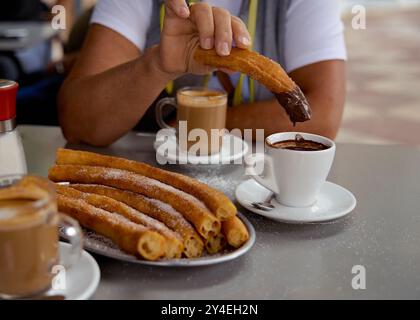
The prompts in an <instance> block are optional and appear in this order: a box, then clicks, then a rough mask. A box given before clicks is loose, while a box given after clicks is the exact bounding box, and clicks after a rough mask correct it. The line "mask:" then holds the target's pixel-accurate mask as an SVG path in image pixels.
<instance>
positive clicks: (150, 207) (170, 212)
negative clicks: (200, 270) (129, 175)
mask: <svg viewBox="0 0 420 320" xmlns="http://www.w3.org/2000/svg"><path fill="white" fill-rule="evenodd" d="M70 186H71V187H72V188H74V189H77V190H80V191H83V192H88V193H94V194H99V195H103V196H106V197H110V198H113V199H115V200H117V201H120V202H122V203H125V204H126V205H128V206H130V207H132V208H134V209H136V210H138V211H140V212H143V213H144V214H147V215H148V216H150V217H152V218H154V219H156V220H159V221H161V222H162V223H164V224H165V225H166V226H167V227H169V228H170V229H172V230H174V231H175V232H177V233H178V234H180V235H181V237H182V239H183V243H184V255H185V256H186V257H187V258H197V257H200V256H201V254H202V252H203V247H204V244H203V241H202V240H201V238H200V236H199V234H198V233H197V231H196V230H195V229H194V227H193V226H192V225H191V224H190V223H189V222H188V221H187V220H186V219H185V218H184V217H183V216H182V214H180V213H179V212H177V211H176V210H175V209H174V208H172V207H171V206H170V205H168V204H166V203H163V202H161V201H159V200H155V199H150V198H147V197H145V196H143V195H141V194H138V193H134V192H131V191H125V190H120V189H116V188H112V187H107V186H100V185H87V184H72V185H70Z"/></svg>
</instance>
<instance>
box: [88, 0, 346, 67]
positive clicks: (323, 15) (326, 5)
mask: <svg viewBox="0 0 420 320" xmlns="http://www.w3.org/2000/svg"><path fill="white" fill-rule="evenodd" d="M152 1H153V0H99V2H98V4H97V5H96V9H95V12H94V14H93V17H92V20H91V22H92V23H98V24H101V25H104V26H106V27H108V28H110V29H112V30H114V31H116V32H118V33H120V34H121V35H123V36H124V37H126V38H127V39H128V40H130V41H131V42H132V43H134V44H135V45H136V46H137V47H138V48H139V50H141V51H143V50H144V49H145V45H146V35H147V30H148V28H149V26H150V23H151V15H152V5H153V4H152ZM206 2H208V3H209V4H211V5H213V6H218V7H224V8H226V9H228V10H229V11H230V12H231V13H232V14H233V15H238V14H239V11H240V9H241V6H242V1H241V0H235V1H232V0H206ZM286 19H287V20H286V26H285V27H286V32H285V49H284V50H285V66H283V67H284V68H285V70H286V71H287V72H290V71H293V70H295V69H298V68H300V67H303V66H305V65H308V64H312V63H316V62H320V61H325V60H333V59H339V60H346V59H347V56H346V48H345V43H344V35H343V30H344V28H343V24H342V22H341V19H340V3H339V1H337V0H292V4H291V6H290V8H289V10H288V12H287V17H286Z"/></svg>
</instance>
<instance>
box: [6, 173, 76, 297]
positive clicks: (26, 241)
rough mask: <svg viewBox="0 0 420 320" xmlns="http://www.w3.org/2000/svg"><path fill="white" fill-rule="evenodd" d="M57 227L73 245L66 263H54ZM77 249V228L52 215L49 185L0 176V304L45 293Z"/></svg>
mask: <svg viewBox="0 0 420 320" xmlns="http://www.w3.org/2000/svg"><path fill="white" fill-rule="evenodd" d="M23 179H25V180H23ZM20 182H21V183H20ZM59 224H60V227H61V228H63V231H64V232H66V234H67V235H68V237H69V239H70V243H71V245H72V250H71V257H69V260H68V261H60V259H59V249H58V248H59V246H58V241H59V235H58V228H59ZM81 244H82V233H81V230H80V227H79V224H78V223H77V222H76V221H75V220H73V219H71V218H70V217H68V216H66V215H63V214H60V213H58V212H57V203H56V197H55V190H54V186H53V184H52V183H51V182H49V181H48V180H45V179H43V178H37V177H22V176H17V175H16V176H2V177H0V299H19V298H28V297H31V296H36V295H40V294H42V293H44V292H46V291H47V290H49V289H50V288H51V287H52V284H53V280H54V276H55V275H56V271H54V270H58V268H55V267H60V268H61V267H64V268H66V269H67V270H68V268H71V267H72V266H73V265H74V264H75V263H76V262H77V261H78V258H79V255H80V253H81ZM54 272H55V273H54Z"/></svg>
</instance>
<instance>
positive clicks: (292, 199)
mask: <svg viewBox="0 0 420 320" xmlns="http://www.w3.org/2000/svg"><path fill="white" fill-rule="evenodd" d="M335 150H336V145H335V143H334V141H332V140H331V139H328V138H326V137H322V136H319V135H314V134H309V133H300V132H286V133H277V134H273V135H271V136H269V137H268V138H267V139H266V153H265V154H264V155H256V156H255V158H256V159H258V160H257V162H259V164H260V165H263V166H264V172H263V174H259V172H256V171H255V170H252V169H251V170H250V171H251V175H252V177H253V178H254V179H255V180H256V181H257V182H258V183H260V184H261V185H263V186H264V187H266V188H267V189H269V190H271V191H272V192H273V193H274V194H275V197H276V200H277V201H278V202H279V203H280V204H282V205H285V206H289V207H310V206H312V205H314V204H315V203H316V200H317V197H318V194H319V191H320V189H321V187H322V185H323V184H324V183H325V182H326V180H327V177H328V174H329V172H330V170H331V166H332V163H333V161H334V157H335Z"/></svg>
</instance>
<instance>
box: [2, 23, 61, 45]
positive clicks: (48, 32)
mask: <svg viewBox="0 0 420 320" xmlns="http://www.w3.org/2000/svg"><path fill="white" fill-rule="evenodd" d="M14 29H24V30H25V31H26V32H27V36H26V37H23V38H20V39H0V51H16V50H19V49H26V48H31V47H33V46H35V45H37V44H39V43H41V42H43V41H45V40H48V39H50V38H52V37H53V36H54V35H55V34H57V32H58V31H57V30H54V29H53V28H52V27H51V23H50V22H0V33H1V32H4V31H6V30H14Z"/></svg>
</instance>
